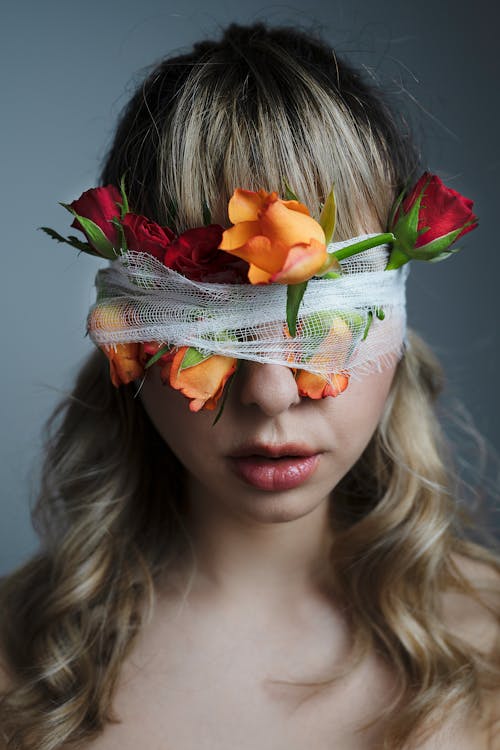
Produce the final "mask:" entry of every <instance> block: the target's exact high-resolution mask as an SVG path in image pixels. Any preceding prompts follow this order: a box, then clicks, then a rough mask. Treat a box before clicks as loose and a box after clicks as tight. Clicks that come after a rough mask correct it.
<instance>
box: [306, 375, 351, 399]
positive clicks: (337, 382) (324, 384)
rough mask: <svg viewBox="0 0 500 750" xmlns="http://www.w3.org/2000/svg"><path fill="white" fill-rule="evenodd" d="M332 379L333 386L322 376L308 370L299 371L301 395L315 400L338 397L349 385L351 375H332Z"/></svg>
mask: <svg viewBox="0 0 500 750" xmlns="http://www.w3.org/2000/svg"><path fill="white" fill-rule="evenodd" d="M330 378H331V380H332V383H331V384H330V383H329V382H328V381H327V380H326V378H324V377H323V376H322V375H317V374H316V373H314V372H308V371H307V370H299V371H298V373H297V375H296V382H297V388H298V391H299V395H300V396H307V398H313V399H319V398H326V397H327V396H338V395H339V394H340V393H342V391H345V389H346V388H347V386H348V385H349V375H347V374H346V373H330Z"/></svg>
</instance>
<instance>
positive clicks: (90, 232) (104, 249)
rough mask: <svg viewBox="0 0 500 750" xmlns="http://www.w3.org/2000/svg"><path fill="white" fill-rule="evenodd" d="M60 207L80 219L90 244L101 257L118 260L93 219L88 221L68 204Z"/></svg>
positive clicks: (114, 251)
mask: <svg viewBox="0 0 500 750" xmlns="http://www.w3.org/2000/svg"><path fill="white" fill-rule="evenodd" d="M60 205H61V206H63V208H65V209H66V210H67V211H69V212H70V213H71V214H73V216H74V217H75V218H76V219H78V221H79V222H80V224H81V225H82V228H83V229H84V230H85V234H86V235H87V237H88V238H89V241H90V244H91V245H92V246H93V247H94V248H95V249H96V250H97V252H98V253H99V255H101V256H102V257H103V258H107V259H108V260H114V259H115V258H116V256H117V252H116V250H115V249H114V247H113V245H112V244H111V242H110V241H109V240H108V238H107V237H106V235H105V234H104V232H103V231H102V229H101V228H100V227H98V226H97V224H95V223H94V222H93V221H92V220H91V219H86V218H85V216H80V215H79V214H77V212H76V211H75V210H74V209H73V208H71V206H70V205H68V204H67V203H61V204H60Z"/></svg>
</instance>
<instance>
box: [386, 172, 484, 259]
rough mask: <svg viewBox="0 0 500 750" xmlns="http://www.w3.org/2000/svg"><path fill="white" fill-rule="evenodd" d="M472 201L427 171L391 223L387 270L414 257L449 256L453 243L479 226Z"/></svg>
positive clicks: (436, 257)
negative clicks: (390, 249)
mask: <svg viewBox="0 0 500 750" xmlns="http://www.w3.org/2000/svg"><path fill="white" fill-rule="evenodd" d="M472 207H473V202H472V201H471V200H470V199H469V198H465V197H464V196H463V195H460V193H457V192H456V190H452V189H451V188H448V187H446V185H443V183H442V181H441V180H440V179H439V177H437V176H436V175H433V174H430V173H429V172H424V174H423V175H422V177H421V178H420V179H419V181H418V182H417V184H416V185H415V187H414V188H413V189H412V190H411V191H410V193H409V194H408V195H407V196H406V197H405V199H404V200H403V202H402V204H401V205H400V206H399V208H398V209H397V211H396V213H395V215H394V218H393V219H392V221H391V222H390V225H389V231H390V232H392V233H393V235H394V237H395V241H394V243H393V245H392V251H391V255H390V257H389V262H388V264H387V266H386V271H388V270H393V269H395V268H399V267H400V266H402V265H404V264H405V263H407V262H408V261H409V260H411V259H416V260H430V261H438V260H444V259H445V258H448V257H450V255H452V253H454V252H456V250H457V249H458V248H456V249H450V246H451V245H452V244H453V243H454V242H456V240H457V239H458V238H459V237H463V235H464V234H467V232H470V231H471V230H472V229H475V228H476V227H477V224H478V221H477V216H475V215H474V213H473V211H472Z"/></svg>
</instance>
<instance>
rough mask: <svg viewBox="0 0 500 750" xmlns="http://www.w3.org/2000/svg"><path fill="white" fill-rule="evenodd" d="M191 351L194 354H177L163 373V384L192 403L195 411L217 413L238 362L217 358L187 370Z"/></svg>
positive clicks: (183, 350) (180, 351)
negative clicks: (206, 410)
mask: <svg viewBox="0 0 500 750" xmlns="http://www.w3.org/2000/svg"><path fill="white" fill-rule="evenodd" d="M189 351H193V350H192V349H191V350H190V348H189V347H187V346H182V347H180V348H179V349H178V350H177V352H176V353H175V355H174V357H173V359H172V361H171V362H168V363H167V364H166V365H164V367H163V368H162V370H161V373H160V375H161V378H162V381H163V382H164V383H165V384H166V383H169V384H170V385H171V386H172V388H175V389H176V390H178V391H180V392H181V393H183V394H184V396H187V397H188V398H189V399H191V401H190V402H189V408H190V410H191V411H199V410H200V409H202V408H205V409H215V407H216V405H217V401H218V400H219V398H220V397H221V396H222V392H223V390H224V386H225V384H226V381H227V380H228V378H230V377H231V375H232V374H233V373H234V371H235V370H236V359H234V358H233V357H224V356H223V355H220V354H213V355H211V356H209V357H206V358H205V359H203V360H202V361H201V362H198V363H197V364H195V365H192V366H190V367H183V366H182V365H183V362H184V360H185V357H186V354H187V353H188V352H189Z"/></svg>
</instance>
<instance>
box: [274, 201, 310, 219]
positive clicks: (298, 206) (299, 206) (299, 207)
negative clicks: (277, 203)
mask: <svg viewBox="0 0 500 750" xmlns="http://www.w3.org/2000/svg"><path fill="white" fill-rule="evenodd" d="M281 202H282V204H283V205H284V206H286V207H287V208H289V209H290V211H300V213H301V214H306V215H307V216H310V215H311V214H310V213H309V209H308V208H307V206H304V204H303V203H299V201H281Z"/></svg>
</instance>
